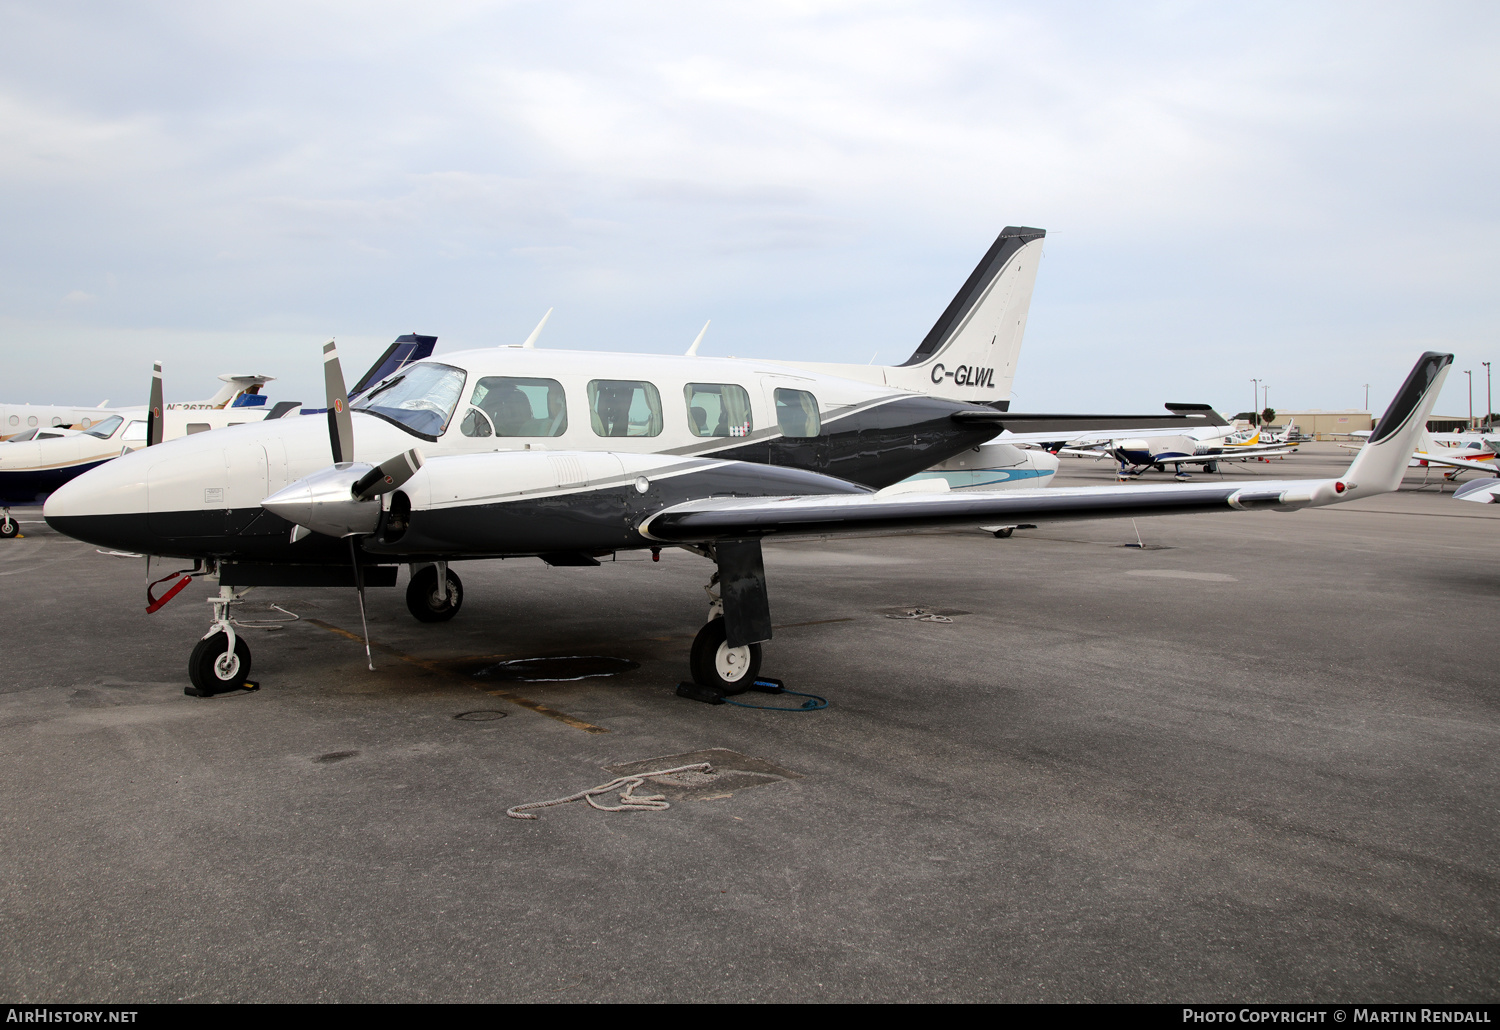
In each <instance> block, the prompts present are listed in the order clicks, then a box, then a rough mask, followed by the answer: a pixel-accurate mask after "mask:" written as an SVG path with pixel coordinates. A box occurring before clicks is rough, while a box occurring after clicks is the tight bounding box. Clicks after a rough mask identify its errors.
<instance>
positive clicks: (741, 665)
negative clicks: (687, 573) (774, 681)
mask: <svg viewBox="0 0 1500 1030" xmlns="http://www.w3.org/2000/svg"><path fill="white" fill-rule="evenodd" d="M703 589H704V590H705V591H706V592H707V593H708V621H707V622H706V623H704V624H703V628H702V629H700V630H699V631H698V635H697V636H696V637H694V638H693V650H692V653H691V655H690V657H689V658H688V668H689V669H690V670H691V671H692V674H693V682H694V683H696V684H698V685H699V686H703V687H708V688H709V689H710V690H716V691H718V692H719V693H720V694H738V693H739V692H740V691H742V690H744V689H745V688H746V687H748V686H749V685H750V683H752V682H753V681H754V680H755V677H756V676H757V675H759V674H760V644H758V643H755V644H741V645H740V646H739V647H730V646H729V631H728V629H727V628H726V626H725V623H724V602H723V600H722V599H721V598H720V596H719V593H720V588H719V574H718V573H717V572H715V573H714V574H713V577H712V578H711V579H710V580H709V581H708V586H706V587H704V588H703Z"/></svg>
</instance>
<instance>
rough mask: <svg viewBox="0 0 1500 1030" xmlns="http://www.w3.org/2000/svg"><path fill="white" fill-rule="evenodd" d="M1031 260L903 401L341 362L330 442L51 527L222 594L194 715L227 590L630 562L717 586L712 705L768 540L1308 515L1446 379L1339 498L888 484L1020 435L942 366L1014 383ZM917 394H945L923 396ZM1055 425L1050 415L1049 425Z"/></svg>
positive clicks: (1291, 485)
mask: <svg viewBox="0 0 1500 1030" xmlns="http://www.w3.org/2000/svg"><path fill="white" fill-rule="evenodd" d="M1023 232H1024V233H1025V234H1030V235H1029V236H1024V235H1022V234H1023ZM1007 234H1011V235H1009V236H1007ZM1039 240H1040V232H1039V231H1037V230H1024V231H1022V230H1010V229H1008V230H1006V233H1003V234H1002V236H1001V239H1000V240H998V241H997V243H996V246H995V247H993V248H991V252H990V253H989V254H987V255H986V258H985V261H984V262H982V263H981V270H986V275H984V276H978V275H976V276H974V277H971V278H970V281H969V282H968V283H966V284H965V287H964V290H963V291H961V292H960V295H959V297H958V298H956V299H955V303H954V304H953V305H950V307H949V309H948V311H946V312H945V313H944V316H943V318H942V319H940V321H939V324H938V326H937V327H935V329H934V332H933V333H932V334H929V337H928V339H927V340H925V341H924V342H923V347H922V348H921V349H919V351H918V353H917V354H916V355H914V356H913V359H912V361H911V362H908V363H907V365H904V366H897V368H899V369H900V370H901V371H900V372H899V373H898V374H896V375H894V376H893V377H892V378H893V379H895V380H897V381H899V383H900V385H898V386H892V385H886V384H885V383H884V382H877V381H874V379H875V375H876V374H875V373H868V372H867V373H866V374H865V375H863V376H862V377H861V379H859V380H856V379H853V378H846V377H842V376H838V375H833V374H829V373H827V372H822V371H813V370H811V369H807V368H802V369H798V370H795V371H794V370H793V369H791V368H789V367H788V366H787V365H784V364H776V363H771V362H761V361H751V360H737V359H719V358H706V357H698V356H688V355H682V356H674V357H665V356H659V355H640V354H636V355H625V354H612V353H578V352H547V351H538V350H535V349H526V348H494V349H488V350H476V351H466V352H460V353H457V354H452V355H444V356H442V358H441V360H439V359H436V358H432V359H426V360H423V361H419V362H416V363H413V364H411V365H408V366H406V367H405V368H403V369H401V370H400V371H399V372H397V373H396V374H394V375H392V376H389V377H388V378H386V379H385V380H384V381H382V382H379V383H377V384H376V385H374V386H373V387H372V388H370V389H369V390H367V391H366V392H365V393H364V394H363V395H362V396H360V397H359V398H358V399H357V400H356V402H355V403H354V405H353V406H352V410H351V405H350V404H349V403H348V401H347V398H346V397H345V395H344V388H343V376H342V372H341V370H340V368H339V362H338V356H337V351H336V349H335V348H334V346H333V344H331V343H330V344H328V345H327V346H326V347H325V357H324V368H325V378H326V383H327V392H328V398H329V405H328V407H329V411H328V418H327V426H326V432H325V427H324V426H323V424H322V420H315V419H307V418H301V419H291V420H283V421H282V422H281V423H279V424H275V423H268V424H263V425H253V426H242V427H239V428H236V429H229V430H224V431H222V432H219V433H215V434H212V436H211V437H210V436H208V435H204V436H199V437H188V438H185V439H181V440H176V441H173V442H171V443H167V444H163V445H160V446H157V447H151V448H148V449H146V450H143V451H140V452H137V453H135V454H131V455H127V456H125V457H122V458H120V459H119V460H117V461H114V462H111V463H109V464H108V465H105V466H102V467H100V468H98V469H96V470H94V471H92V472H90V473H88V474H86V475H84V476H81V477H79V478H78V479H76V480H74V481H73V482H72V483H69V484H68V485H67V486H65V487H63V488H62V489H60V490H58V491H57V492H56V493H55V494H53V495H52V498H51V500H50V501H49V502H48V504H47V506H46V509H45V516H46V519H47V522H48V523H49V524H50V525H51V526H52V527H53V528H55V529H57V530H58V531H60V532H62V533H66V534H68V535H70V536H73V537H76V538H78V539H81V540H85V541H88V542H91V543H95V544H98V545H101V546H106V547H111V548H119V549H122V550H129V551H134V552H139V553H143V554H149V555H162V556H173V557H181V558H187V559H195V560H196V562H197V564H196V566H195V569H194V571H193V573H192V574H193V575H199V574H201V575H205V576H208V577H214V578H217V581H218V583H219V594H218V596H217V597H216V598H213V599H211V603H212V605H213V607H214V620H213V624H212V625H211V627H210V628H209V631H208V632H207V633H206V634H205V635H204V636H203V638H202V639H201V640H200V641H199V643H198V645H197V647H196V648H195V649H194V651H193V655H192V658H191V659H190V662H189V674H190V678H191V679H192V681H193V684H194V688H195V689H194V691H193V692H195V693H214V692H218V691H222V690H228V689H233V688H235V687H237V686H239V685H241V684H243V683H244V681H245V678H246V676H247V675H248V674H249V671H250V652H249V648H248V647H247V646H246V644H245V641H244V639H243V637H241V636H240V635H238V634H237V633H236V630H235V623H234V620H233V618H232V617H231V614H230V613H231V606H232V605H233V604H234V603H235V602H236V601H238V600H239V598H240V597H241V596H242V594H241V593H237V590H243V589H245V588H250V587H255V586H333V585H349V586H354V587H356V588H357V589H358V590H359V592H360V598H361V603H362V602H363V591H364V587H366V586H372V585H382V586H393V585H395V582H396V573H397V567H398V566H399V565H401V564H405V565H408V566H410V567H411V570H412V575H411V580H410V583H409V585H408V587H407V591H406V600H407V605H408V607H409V609H410V610H411V612H412V614H413V615H414V616H416V617H417V618H418V619H421V620H424V621H432V622H436V621H443V620H446V619H449V618H452V617H453V615H454V614H455V613H456V612H457V611H458V609H459V607H460V605H461V604H462V600H463V588H462V584H461V583H460V581H459V579H458V577H457V575H455V574H454V572H453V571H452V570H451V569H450V567H449V563H451V562H457V561H463V560H473V559H480V558H508V557H527V556H529V557H537V558H541V559H542V560H543V561H546V562H548V563H550V564H554V565H597V564H598V559H599V558H600V557H602V556H605V555H609V554H611V553H614V552H617V551H620V550H630V549H651V550H659V549H660V548H662V547H666V546H678V547H682V548H684V549H687V550H689V551H692V552H694V553H696V554H699V555H702V556H704V557H705V558H708V559H709V560H710V561H712V562H713V563H714V565H715V567H716V568H715V571H714V572H713V574H712V576H711V578H710V580H709V584H708V586H709V595H710V598H711V602H710V605H709V610H708V619H707V622H706V625H704V626H703V628H702V629H701V630H700V631H699V633H698V635H697V638H696V639H695V641H694V643H693V647H692V655H691V668H692V675H693V678H694V680H695V681H696V682H697V683H698V684H700V685H702V687H703V688H704V689H705V690H706V691H707V692H709V693H714V692H717V693H718V694H720V695H723V694H730V693H737V692H739V691H740V690H743V689H744V688H746V687H748V686H749V685H750V683H751V682H753V679H754V677H755V676H756V675H757V674H758V672H759V667H760V661H761V647H760V645H761V644H762V643H763V642H764V641H766V640H769V639H770V637H771V616H770V601H769V596H768V593H767V588H766V578H765V571H764V566H763V563H762V559H761V541H762V540H763V539H765V538H766V537H793V536H798V535H828V534H834V533H859V532H869V531H884V530H889V529H891V528H893V527H900V528H906V527H923V526H977V525H982V524H984V523H987V522H992V523H993V522H999V523H1027V522H1031V523H1035V522H1043V521H1051V520H1058V519H1088V518H1108V517H1130V516H1140V515H1157V514H1168V513H1174V512H1199V511H1228V510H1249V509H1258V508H1273V509H1277V510H1293V509H1296V508H1302V507H1308V506H1316V505H1322V504H1330V503H1333V502H1335V501H1342V500H1348V499H1351V498H1355V497H1365V496H1369V495H1371V494H1376V493H1381V492H1384V491H1388V490H1392V489H1395V488H1396V486H1397V485H1398V484H1399V483H1400V479H1401V473H1402V470H1403V469H1404V467H1405V463H1406V457H1407V455H1409V454H1410V452H1411V447H1412V440H1413V439H1414V436H1415V434H1416V433H1417V432H1419V431H1420V429H1421V427H1422V425H1423V423H1424V420H1425V419H1426V417H1427V413H1428V412H1429V411H1430V409H1431V406H1432V400H1433V398H1434V397H1435V396H1436V393H1437V390H1438V388H1439V387H1440V386H1441V383H1442V380H1443V378H1444V377H1445V375H1446V370H1447V366H1448V364H1449V363H1450V361H1451V360H1452V358H1451V356H1450V355H1445V354H1426V355H1424V356H1423V357H1422V358H1421V360H1419V361H1418V363H1417V366H1416V367H1415V368H1414V369H1413V371H1412V374H1411V376H1410V377H1409V378H1408V380H1407V382H1406V384H1405V386H1403V387H1402V389H1401V392H1400V393H1399V394H1398V395H1397V397H1396V400H1395V401H1394V402H1393V403H1392V405H1391V408H1390V410H1389V411H1388V412H1387V413H1386V416H1385V418H1384V419H1383V420H1382V422H1381V424H1380V428H1379V430H1378V431H1377V434H1376V437H1375V438H1373V439H1372V443H1371V445H1370V446H1369V447H1366V448H1365V449H1364V450H1363V451H1361V452H1360V454H1359V455H1358V457H1357V458H1356V459H1355V461H1354V464H1353V465H1352V466H1351V467H1350V470H1349V473H1348V474H1347V475H1346V476H1345V477H1344V478H1342V479H1337V480H1332V479H1329V480H1305V481H1299V480H1293V481H1284V482H1257V483H1255V484H1254V485H1238V484H1220V483H1213V484H1193V485H1190V486H1176V485H1161V486H1142V485H1131V486H1106V487H1091V488H1050V489H1041V490H1038V489H1019V490H1011V491H1008V492H997V493H991V492H967V493H958V492H948V491H946V490H944V489H942V484H940V483H934V484H926V485H922V486H918V487H915V488H914V487H912V486H910V485H907V484H902V485H900V486H896V484H901V481H902V480H904V479H906V478H907V477H909V476H912V475H914V474H916V473H918V472H921V471H923V470H925V469H928V468H930V467H931V466H933V465H935V464H937V463H940V462H943V461H945V460H948V459H950V458H953V457H955V456H957V455H959V454H962V453H964V452H965V451H967V450H970V449H972V448H974V447H976V446H980V445H983V444H984V443H985V442H986V441H988V440H990V439H992V438H993V437H995V436H996V435H997V434H998V433H1000V432H1001V430H1002V429H1003V428H1005V426H1006V425H1007V423H1009V422H1017V423H1018V424H1020V425H1023V426H1024V424H1025V418H1024V416H1020V417H1018V416H1015V415H1013V414H1011V413H1009V412H1005V411H1001V410H998V409H997V407H996V406H993V405H992V404H990V403H987V402H988V401H991V400H992V399H993V397H994V393H993V392H989V393H986V392H985V391H986V390H989V391H994V390H995V389H996V388H997V387H995V386H991V387H980V386H978V382H979V381H980V380H981V379H982V380H984V381H985V382H987V383H988V382H989V381H990V380H991V378H992V377H990V376H988V375H984V376H981V375H978V374H975V373H969V374H966V375H965V376H964V379H965V384H967V385H965V384H959V385H955V384H954V382H953V380H950V379H949V378H948V377H947V376H946V374H945V373H940V372H939V371H938V368H937V366H938V365H942V366H944V368H945V369H947V368H954V367H964V368H968V369H974V368H976V367H978V368H1001V367H1004V364H1005V363H1006V361H1013V357H1014V356H1013V354H1009V355H1006V354H1000V355H998V356H997V354H996V352H995V350H994V348H995V346H996V341H997V340H1000V339H1002V336H1003V334H1002V333H1001V331H1000V330H1001V329H1003V328H1005V326H1006V324H1007V323H1009V324H1010V325H1012V326H1014V325H1015V322H1016V304H1017V303H1018V300H1017V298H1018V297H1019V296H1021V294H1023V293H1024V294H1025V296H1026V297H1029V293H1030V289H1029V282H1028V283H1026V284H1024V285H1025V286H1026V289H1025V290H1024V291H1023V290H1017V289H1014V288H1006V280H1007V276H1008V275H1012V274H1013V273H1014V272H1015V271H1016V269H1017V268H1019V269H1021V270H1022V271H1023V272H1024V270H1025V269H1026V266H1027V264H1028V262H1026V261H1021V260H1020V259H1022V258H1027V257H1031V256H1033V255H1029V254H1028V250H1027V248H1029V247H1034V246H1037V245H1039ZM1029 264H1030V268H1031V272H1030V274H1034V269H1035V262H1034V260H1032V261H1030V262H1029ZM1016 285H1017V284H1016V283H1015V282H1011V283H1010V286H1011V287H1015V286H1016ZM997 357H998V360H997ZM986 362H989V364H986ZM888 372H889V370H884V371H882V372H880V373H879V375H880V376H881V377H882V378H883V377H884V376H885V375H886V374H887V373H888ZM993 378H994V379H995V380H1004V377H1002V376H1000V375H999V374H998V373H997V374H996V376H994V377H993ZM924 383H926V384H929V385H930V386H931V387H932V390H931V392H928V391H926V390H918V389H915V388H913V387H914V385H920V384H924ZM1004 385H1005V387H1006V388H1007V389H1008V380H1005V381H1004ZM955 393H959V394H968V396H953V395H954V394H955ZM1060 418H1061V416H1046V419H1048V420H1050V421H1049V422H1048V425H1049V426H1050V425H1052V424H1054V423H1055V422H1057V421H1058V420H1059V419H1060ZM1085 418H1086V419H1094V420H1097V418H1098V416H1087V417H1085ZM1155 421H1156V422H1157V423H1161V422H1163V421H1166V420H1163V419H1159V418H1157V419H1155ZM1148 424H1149V423H1148ZM330 451H331V455H330ZM330 456H331V458H332V463H331V464H330V461H329V459H330ZM893 486H895V489H888V488H891V487H893ZM929 486H930V487H932V489H928V487H929ZM185 582H186V580H185V579H184V580H179V581H178V582H177V583H175V584H174V585H173V586H172V588H171V589H172V590H173V591H175V590H179V589H180V588H181V586H182V585H184V584H185ZM148 599H149V600H151V601H152V603H153V604H159V603H160V601H159V600H158V599H155V598H152V597H151V595H150V593H149V591H148ZM367 646H368V645H367Z"/></svg>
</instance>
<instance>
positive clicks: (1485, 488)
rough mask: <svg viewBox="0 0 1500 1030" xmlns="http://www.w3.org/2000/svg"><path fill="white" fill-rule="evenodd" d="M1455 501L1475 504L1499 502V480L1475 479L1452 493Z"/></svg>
mask: <svg viewBox="0 0 1500 1030" xmlns="http://www.w3.org/2000/svg"><path fill="white" fill-rule="evenodd" d="M1453 499H1454V500H1455V501H1474V502H1475V503H1477V504H1494V503H1495V502H1497V501H1500V479H1489V480H1485V479H1476V480H1474V481H1473V482H1472V483H1465V484H1464V485H1463V486H1461V487H1459V488H1458V489H1457V490H1455V491H1453Z"/></svg>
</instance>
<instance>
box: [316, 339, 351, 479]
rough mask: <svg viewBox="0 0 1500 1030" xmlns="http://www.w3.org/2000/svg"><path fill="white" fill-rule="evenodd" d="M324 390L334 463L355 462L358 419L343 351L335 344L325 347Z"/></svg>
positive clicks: (326, 344) (327, 344) (329, 342)
mask: <svg viewBox="0 0 1500 1030" xmlns="http://www.w3.org/2000/svg"><path fill="white" fill-rule="evenodd" d="M323 390H324V392H325V393H326V394H327V396H328V443H329V445H330V446H331V447H332V448H333V463H334V464H335V465H339V464H342V463H343V462H346V461H353V460H354V419H353V418H352V417H351V416H350V414H349V395H348V394H347V393H346V392H345V391H344V370H343V368H342V367H341V366H340V365H339V350H338V348H337V347H335V346H334V343H333V341H332V340H329V341H328V342H327V343H325V344H323Z"/></svg>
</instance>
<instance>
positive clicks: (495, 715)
mask: <svg viewBox="0 0 1500 1030" xmlns="http://www.w3.org/2000/svg"><path fill="white" fill-rule="evenodd" d="M509 714H510V713H509V712H499V711H496V710H494V709H493V708H487V709H485V710H483V711H479V712H459V713H458V714H457V715H455V716H454V717H453V718H455V719H462V720H463V721H464V722H494V721H495V720H496V719H503V718H505V717H506V716H507V715H509Z"/></svg>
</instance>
